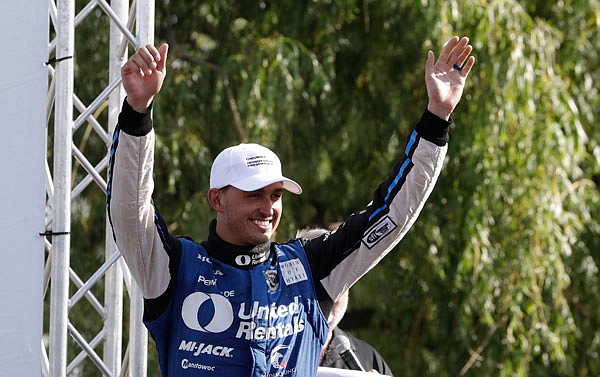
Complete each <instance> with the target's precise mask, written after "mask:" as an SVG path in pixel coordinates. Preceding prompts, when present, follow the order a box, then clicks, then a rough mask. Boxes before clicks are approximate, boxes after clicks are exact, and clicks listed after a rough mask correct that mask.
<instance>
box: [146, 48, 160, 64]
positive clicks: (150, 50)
mask: <svg viewBox="0 0 600 377" xmlns="http://www.w3.org/2000/svg"><path fill="white" fill-rule="evenodd" d="M146 50H148V53H149V54H150V55H152V58H153V59H154V61H157V62H158V61H160V53H159V52H158V50H157V49H156V47H154V45H151V44H147V45H146Z"/></svg>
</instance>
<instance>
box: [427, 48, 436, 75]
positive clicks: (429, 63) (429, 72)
mask: <svg viewBox="0 0 600 377" xmlns="http://www.w3.org/2000/svg"><path fill="white" fill-rule="evenodd" d="M434 62H435V55H434V54H433V51H428V52H427V61H425V76H426V77H427V76H431V75H432V74H433V64H434Z"/></svg>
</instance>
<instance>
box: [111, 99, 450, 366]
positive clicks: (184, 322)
mask: <svg viewBox="0 0 600 377" xmlns="http://www.w3.org/2000/svg"><path fill="white" fill-rule="evenodd" d="M449 124H450V123H449V122H446V121H444V120H442V119H439V118H438V117H436V116H434V115H433V114H431V113H429V112H427V111H425V113H424V114H423V116H422V117H421V119H420V121H419V122H418V123H417V125H416V127H415V130H414V131H413V132H412V134H411V136H410V139H409V141H408V143H407V145H406V147H405V149H404V153H403V155H402V157H401V159H400V160H399V161H398V162H397V163H396V165H395V166H394V168H393V170H392V173H391V174H390V176H389V177H388V178H387V179H386V180H384V181H383V182H382V183H381V184H380V185H379V187H378V188H377V189H376V191H375V193H374V195H373V200H372V201H371V203H369V204H368V205H367V206H366V208H365V209H364V210H363V211H361V212H357V213H355V214H352V215H351V216H349V217H348V218H347V219H346V221H345V222H344V223H343V224H342V225H341V226H340V227H339V228H338V229H336V230H335V231H332V232H329V233H326V234H324V235H322V236H320V237H318V238H315V239H310V240H294V241H290V242H289V243H284V244H277V243H267V244H264V245H258V246H256V247H253V248H246V247H241V246H236V245H231V244H228V243H226V242H225V241H223V240H222V239H221V238H220V237H219V236H218V235H217V234H216V231H215V228H216V225H215V220H213V221H212V222H211V224H210V229H209V237H208V239H207V240H206V241H204V242H202V243H196V242H194V241H192V240H190V239H187V238H177V237H174V236H172V235H171V234H169V232H168V231H167V227H166V224H165V222H164V220H163V219H162V217H161V216H160V214H159V212H158V210H157V209H156V208H155V206H154V205H153V203H152V192H153V189H154V182H153V178H152V174H153V161H154V130H153V128H152V121H151V118H150V111H149V110H148V111H147V112H145V113H137V112H135V111H134V110H133V109H131V108H130V107H129V105H128V104H127V102H126V101H125V103H124V105H123V110H122V112H121V114H120V116H119V124H118V125H117V129H116V130H115V134H114V139H113V146H112V151H111V152H112V153H111V161H110V172H109V184H108V190H107V205H108V211H109V218H110V221H111V225H112V227H113V234H114V236H115V240H116V243H117V246H118V248H119V250H120V251H121V253H122V254H123V257H124V259H125V261H126V263H127V265H128V267H129V269H130V270H131V273H132V275H133V277H134V278H135V280H136V282H137V283H138V285H139V286H140V288H141V290H142V293H143V296H144V304H145V307H144V323H145V324H146V326H147V328H148V330H149V331H150V334H151V336H152V338H153V339H154V341H155V343H156V347H157V352H158V356H159V363H160V367H161V371H162V374H163V376H169V377H175V376H214V377H225V376H227V377H229V376H249V377H250V376H252V377H280V376H289V377H312V376H314V375H315V373H316V370H317V366H318V363H319V357H320V353H321V348H322V345H323V343H324V341H325V337H326V335H327V331H328V326H327V321H326V317H325V315H326V314H327V313H325V314H324V311H325V312H326V311H327V308H326V306H328V305H325V304H324V303H331V302H332V301H333V300H335V299H336V298H337V297H339V296H340V294H341V293H343V292H345V291H346V290H348V289H349V288H350V287H351V286H352V285H353V284H354V283H356V281H357V280H358V279H360V277H362V276H363V275H364V274H365V273H366V272H367V271H369V270H370V269H371V268H373V267H374V266H375V265H376V264H377V263H378V262H379V261H380V260H381V259H382V258H383V257H384V256H385V255H386V254H387V253H388V252H389V251H391V250H392V249H393V248H394V247H395V246H396V244H397V243H398V242H399V241H400V239H401V238H402V237H403V236H404V235H405V234H406V232H407V231H408V230H409V228H410V227H411V226H412V224H413V223H414V221H415V220H416V218H417V216H418V215H419V213H420V211H421V209H422V208H423V205H424V203H425V201H426V200H427V198H428V196H429V194H430V193H431V191H432V190H433V187H434V185H435V182H436V180H437V177H438V175H439V173H440V170H441V167H442V164H443V160H444V157H445V154H446V150H447V139H448V126H449ZM322 307H323V308H322Z"/></svg>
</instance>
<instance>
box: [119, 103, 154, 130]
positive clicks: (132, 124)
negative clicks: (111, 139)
mask: <svg viewBox="0 0 600 377" xmlns="http://www.w3.org/2000/svg"><path fill="white" fill-rule="evenodd" d="M151 111H152V104H150V106H149V107H148V108H147V109H146V110H145V111H144V112H143V113H138V112H137V111H135V110H134V109H133V108H132V107H131V106H129V103H127V98H126V99H125V100H124V101H123V108H122V110H121V113H120V114H119V127H120V129H121V130H122V131H123V132H125V133H126V134H128V135H132V136H144V135H146V134H148V132H150V131H151V130H152V117H151V116H150V113H151Z"/></svg>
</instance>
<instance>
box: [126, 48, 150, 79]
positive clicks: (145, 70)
mask: <svg viewBox="0 0 600 377" xmlns="http://www.w3.org/2000/svg"><path fill="white" fill-rule="evenodd" d="M128 64H130V65H132V67H131V70H132V71H133V70H135V69H137V70H139V71H140V72H141V73H142V75H151V74H152V69H154V67H153V66H150V65H148V63H147V62H146V60H145V59H144V57H143V56H142V55H140V54H139V53H136V54H135V55H133V56H132V57H131V58H129V62H128ZM134 67H135V68H134Z"/></svg>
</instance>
